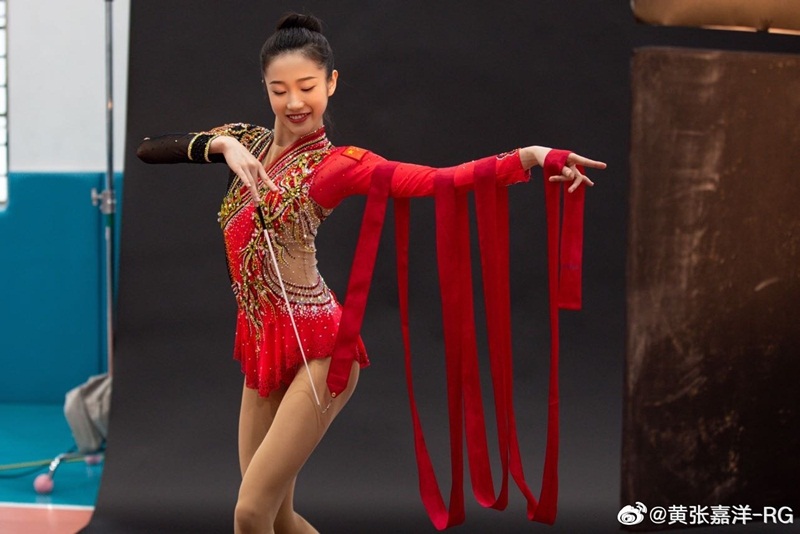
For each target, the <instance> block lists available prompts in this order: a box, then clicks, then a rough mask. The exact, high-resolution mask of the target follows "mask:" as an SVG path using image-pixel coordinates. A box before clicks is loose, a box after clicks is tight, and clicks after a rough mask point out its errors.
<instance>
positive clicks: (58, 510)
mask: <svg viewBox="0 0 800 534" xmlns="http://www.w3.org/2000/svg"><path fill="white" fill-rule="evenodd" d="M72 447H74V441H73V438H72V434H71V432H70V429H69V425H68V424H67V421H66V419H65V418H64V413H63V405H60V404H58V405H52V404H0V532H2V533H3V534H74V533H75V532H77V531H78V530H80V529H81V528H82V527H83V526H85V525H86V524H87V523H88V522H89V519H90V518H91V515H92V511H93V509H94V503H95V500H96V498H97V492H98V489H99V487H100V478H101V475H102V472H103V465H102V461H100V463H96V462H97V460H98V459H99V460H102V458H101V457H99V458H98V457H93V458H90V459H89V461H88V462H87V461H86V460H85V459H83V458H76V459H73V460H70V461H65V462H62V463H61V464H59V466H58V469H57V470H56V471H55V474H54V476H53V490H52V492H51V493H49V494H39V493H37V491H36V490H35V489H34V480H36V477H37V476H40V475H42V474H46V473H47V472H48V469H49V466H50V462H51V461H52V460H53V458H55V457H56V456H58V455H59V454H63V453H67V452H70V449H71V448H72Z"/></svg>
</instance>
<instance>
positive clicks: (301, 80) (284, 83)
mask: <svg viewBox="0 0 800 534" xmlns="http://www.w3.org/2000/svg"><path fill="white" fill-rule="evenodd" d="M316 79H317V76H306V77H305V78H299V79H298V80H297V81H298V82H307V81H308V80H316ZM276 83H280V84H282V85H286V82H282V81H280V80H275V81H272V82H269V84H268V85H273V84H276Z"/></svg>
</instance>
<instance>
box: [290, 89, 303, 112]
mask: <svg viewBox="0 0 800 534" xmlns="http://www.w3.org/2000/svg"><path fill="white" fill-rule="evenodd" d="M303 106H304V103H303V99H302V98H301V97H300V95H299V94H297V93H295V92H292V93H291V94H290V95H289V101H288V102H287V103H286V107H287V108H289V109H292V110H295V109H303Z"/></svg>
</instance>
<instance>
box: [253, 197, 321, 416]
mask: <svg viewBox="0 0 800 534" xmlns="http://www.w3.org/2000/svg"><path fill="white" fill-rule="evenodd" d="M256 213H257V214H258V219H259V221H261V227H262V228H263V231H264V239H265V240H266V241H267V248H268V249H269V257H270V259H271V260H272V266H273V268H274V269H275V273H276V274H277V275H278V283H279V284H280V286H281V293H282V294H283V301H284V302H285V303H286V310H287V311H288V312H289V320H290V321H291V323H292V329H293V330H294V336H295V339H297V346H298V347H300V356H302V357H303V364H304V365H305V368H306V372H307V373H308V380H309V382H311V390H312V391H313V392H314V400H315V401H316V403H317V406H319V407H320V408H322V403H321V402H320V400H319V395H317V386H316V385H315V384H314V378H313V377H312V376H311V368H310V367H309V366H308V359H307V358H306V352H305V350H304V349H303V342H302V341H301V340H300V332H298V330H297V323H296V322H295V321H294V313H292V305H291V304H290V303H289V295H288V294H287V293H286V286H284V285H283V277H282V276H281V270H280V268H279V267H278V259H277V258H276V257H275V249H274V248H273V247H272V239H270V235H269V232H268V231H267V224H266V222H265V221H264V214H263V213H262V212H261V206H257V207H256ZM330 407H331V403H330V402H329V403H328V405H327V406H325V408H323V409H322V413H325V412H327V411H328V408H330Z"/></svg>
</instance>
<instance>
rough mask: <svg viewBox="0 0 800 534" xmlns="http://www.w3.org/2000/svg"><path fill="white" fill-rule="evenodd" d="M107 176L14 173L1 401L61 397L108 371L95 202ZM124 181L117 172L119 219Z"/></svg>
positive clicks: (0, 332)
mask: <svg viewBox="0 0 800 534" xmlns="http://www.w3.org/2000/svg"><path fill="white" fill-rule="evenodd" d="M103 178H104V174H103V173H12V174H11V175H10V176H9V184H8V190H9V191H8V203H7V204H6V205H5V207H3V208H0V402H42V403H44V402H48V403H50V402H56V403H59V402H63V400H64V394H65V393H66V392H67V391H68V390H70V389H71V388H73V387H74V386H77V385H79V384H81V383H83V382H84V381H85V380H86V379H87V378H88V377H89V376H91V375H95V374H98V373H101V372H104V371H105V370H106V350H105V289H104V273H105V270H104V269H105V267H104V266H105V263H104V237H103V235H104V227H103V218H102V215H101V214H100V212H99V210H98V208H97V207H95V206H93V205H92V202H91V190H92V188H96V189H97V190H98V191H100V190H102V189H103ZM121 183H122V181H121V176H119V175H118V176H116V177H115V189H116V190H117V192H118V193H117V197H118V198H117V206H118V209H117V219H119V206H120V205H121V202H120V198H119V197H120V195H119V191H121V190H122V189H121ZM116 230H117V231H116V234H117V235H118V234H119V232H118V230H119V225H118V224H117V225H116ZM115 241H117V242H118V239H116V240H115Z"/></svg>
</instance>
